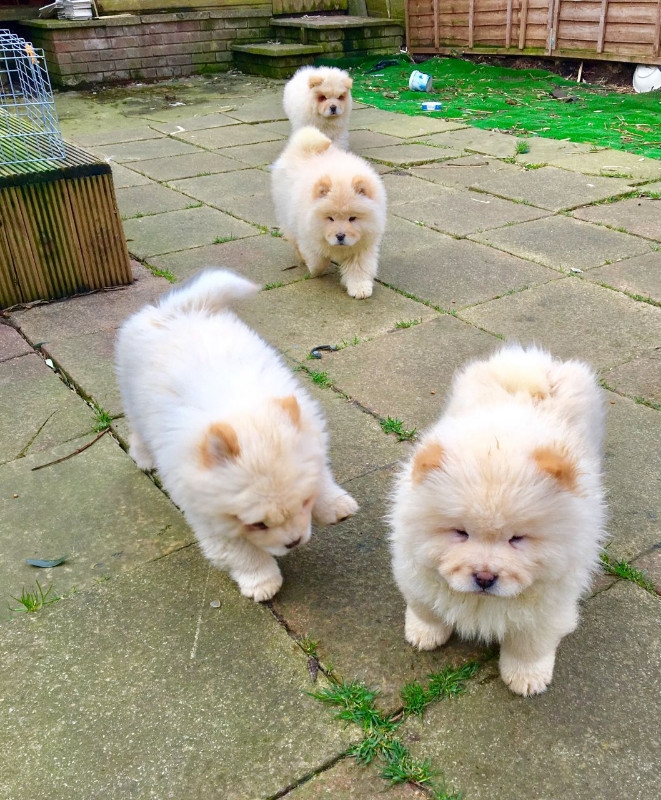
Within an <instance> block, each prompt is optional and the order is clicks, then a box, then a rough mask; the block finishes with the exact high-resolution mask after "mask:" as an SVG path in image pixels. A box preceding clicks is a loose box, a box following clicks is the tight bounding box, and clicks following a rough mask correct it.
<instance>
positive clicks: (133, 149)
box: [94, 137, 197, 164]
mask: <svg viewBox="0 0 661 800" xmlns="http://www.w3.org/2000/svg"><path fill="white" fill-rule="evenodd" d="M94 151H95V152H96V153H98V154H99V155H100V156H101V157H102V158H104V159H106V160H107V161H111V160H112V161H117V162H118V163H119V164H130V163H131V162H133V161H146V160H147V159H150V158H168V157H170V156H181V155H185V154H186V153H195V152H197V148H195V147H193V146H192V145H190V144H186V142H182V141H179V140H178V139H173V138H171V137H160V138H158V139H147V140H142V141H138V142H125V143H123V144H105V145H97V146H96V147H95V148H94Z"/></svg>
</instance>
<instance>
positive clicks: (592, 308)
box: [461, 277, 661, 369]
mask: <svg viewBox="0 0 661 800" xmlns="http://www.w3.org/2000/svg"><path fill="white" fill-rule="evenodd" d="M461 317H462V319H466V320H467V321H468V322H471V323H473V324H474V325H479V326H480V327H481V328H484V329H485V330H488V331H492V332H493V333H496V334H499V335H501V336H503V337H505V338H506V339H518V340H520V341H523V342H536V343H537V344H539V345H542V346H543V347H547V348H548V349H549V350H551V352H553V353H554V355H556V356H557V357H559V358H582V359H585V360H587V361H588V362H590V363H591V364H592V365H593V366H594V367H596V368H598V369H607V368H609V367H612V366H615V365H616V364H621V363H622V362H623V361H629V360H630V359H632V358H634V357H635V356H637V355H638V354H640V353H644V352H646V351H647V350H649V349H651V348H652V347H657V346H658V345H659V339H660V336H661V333H660V332H661V309H659V308H656V307H654V306H650V305H648V304H647V303H640V302H637V301H636V300H632V299H630V298H629V297H626V296H625V295H623V294H620V293H619V292H614V291H612V290H611V289H604V288H602V287H601V286H595V285H594V284H592V283H588V282H587V281H584V280H581V279H580V278H572V277H567V278H563V279H560V280H557V281H553V282H552V283H546V284H544V285H542V286H536V287H533V288H531V289H527V290H526V291H525V292H519V293H518V294H513V295H511V296H507V297H501V298H500V299H498V300H492V301H491V302H488V303H484V304H483V305H481V306H476V307H475V308H470V309H467V310H465V311H462V312H461Z"/></svg>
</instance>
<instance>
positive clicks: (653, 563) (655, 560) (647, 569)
mask: <svg viewBox="0 0 661 800" xmlns="http://www.w3.org/2000/svg"><path fill="white" fill-rule="evenodd" d="M634 565H635V566H636V567H637V568H638V569H640V570H642V571H643V572H644V573H645V577H646V578H647V579H648V580H649V581H650V582H651V583H652V585H653V586H654V589H655V591H656V593H657V594H658V595H661V548H659V547H658V546H657V547H656V548H655V549H654V550H653V551H652V552H651V553H647V554H646V555H644V556H641V557H640V558H637V559H636V561H635V562H634Z"/></svg>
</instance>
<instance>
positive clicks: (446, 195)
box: [391, 187, 550, 236]
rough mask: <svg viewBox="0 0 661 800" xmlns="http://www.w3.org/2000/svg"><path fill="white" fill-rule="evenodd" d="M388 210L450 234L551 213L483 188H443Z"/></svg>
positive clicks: (506, 223) (501, 224)
mask: <svg viewBox="0 0 661 800" xmlns="http://www.w3.org/2000/svg"><path fill="white" fill-rule="evenodd" d="M439 188H440V187H439ZM391 212H392V213H393V214H396V215H397V216H398V217H403V218H404V219H408V220H410V221H411V222H422V223H423V224H424V225H426V226H427V227H428V228H433V229H434V230H436V231H441V233H448V234H450V235H451V236H467V235H468V234H471V233H478V232H480V231H486V230H490V229H491V228H501V227H503V226H505V225H507V226H509V225H512V224H513V223H516V222H527V221H528V220H532V219H540V218H542V217H547V216H549V214H550V212H548V211H543V210H542V209H538V208H533V207H532V206H526V205H523V204H522V203H512V202H511V201H510V200H502V199H501V198H499V197H490V196H488V195H484V194H483V193H482V192H472V191H470V190H464V191H459V190H457V189H448V188H444V189H443V192H442V194H440V195H439V194H437V193H434V196H433V197H429V198H427V199H423V200H413V201H411V202H408V203H399V204H397V205H396V206H395V207H394V208H393V207H392V206H391Z"/></svg>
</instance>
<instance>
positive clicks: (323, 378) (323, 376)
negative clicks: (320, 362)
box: [308, 369, 333, 389]
mask: <svg viewBox="0 0 661 800" xmlns="http://www.w3.org/2000/svg"><path fill="white" fill-rule="evenodd" d="M308 375H309V376H310V377H311V378H312V383H314V385H315V386H321V388H322V389H328V387H329V386H332V385H333V382H332V381H331V379H330V378H329V377H328V373H327V372H318V371H317V370H315V369H311V370H308Z"/></svg>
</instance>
